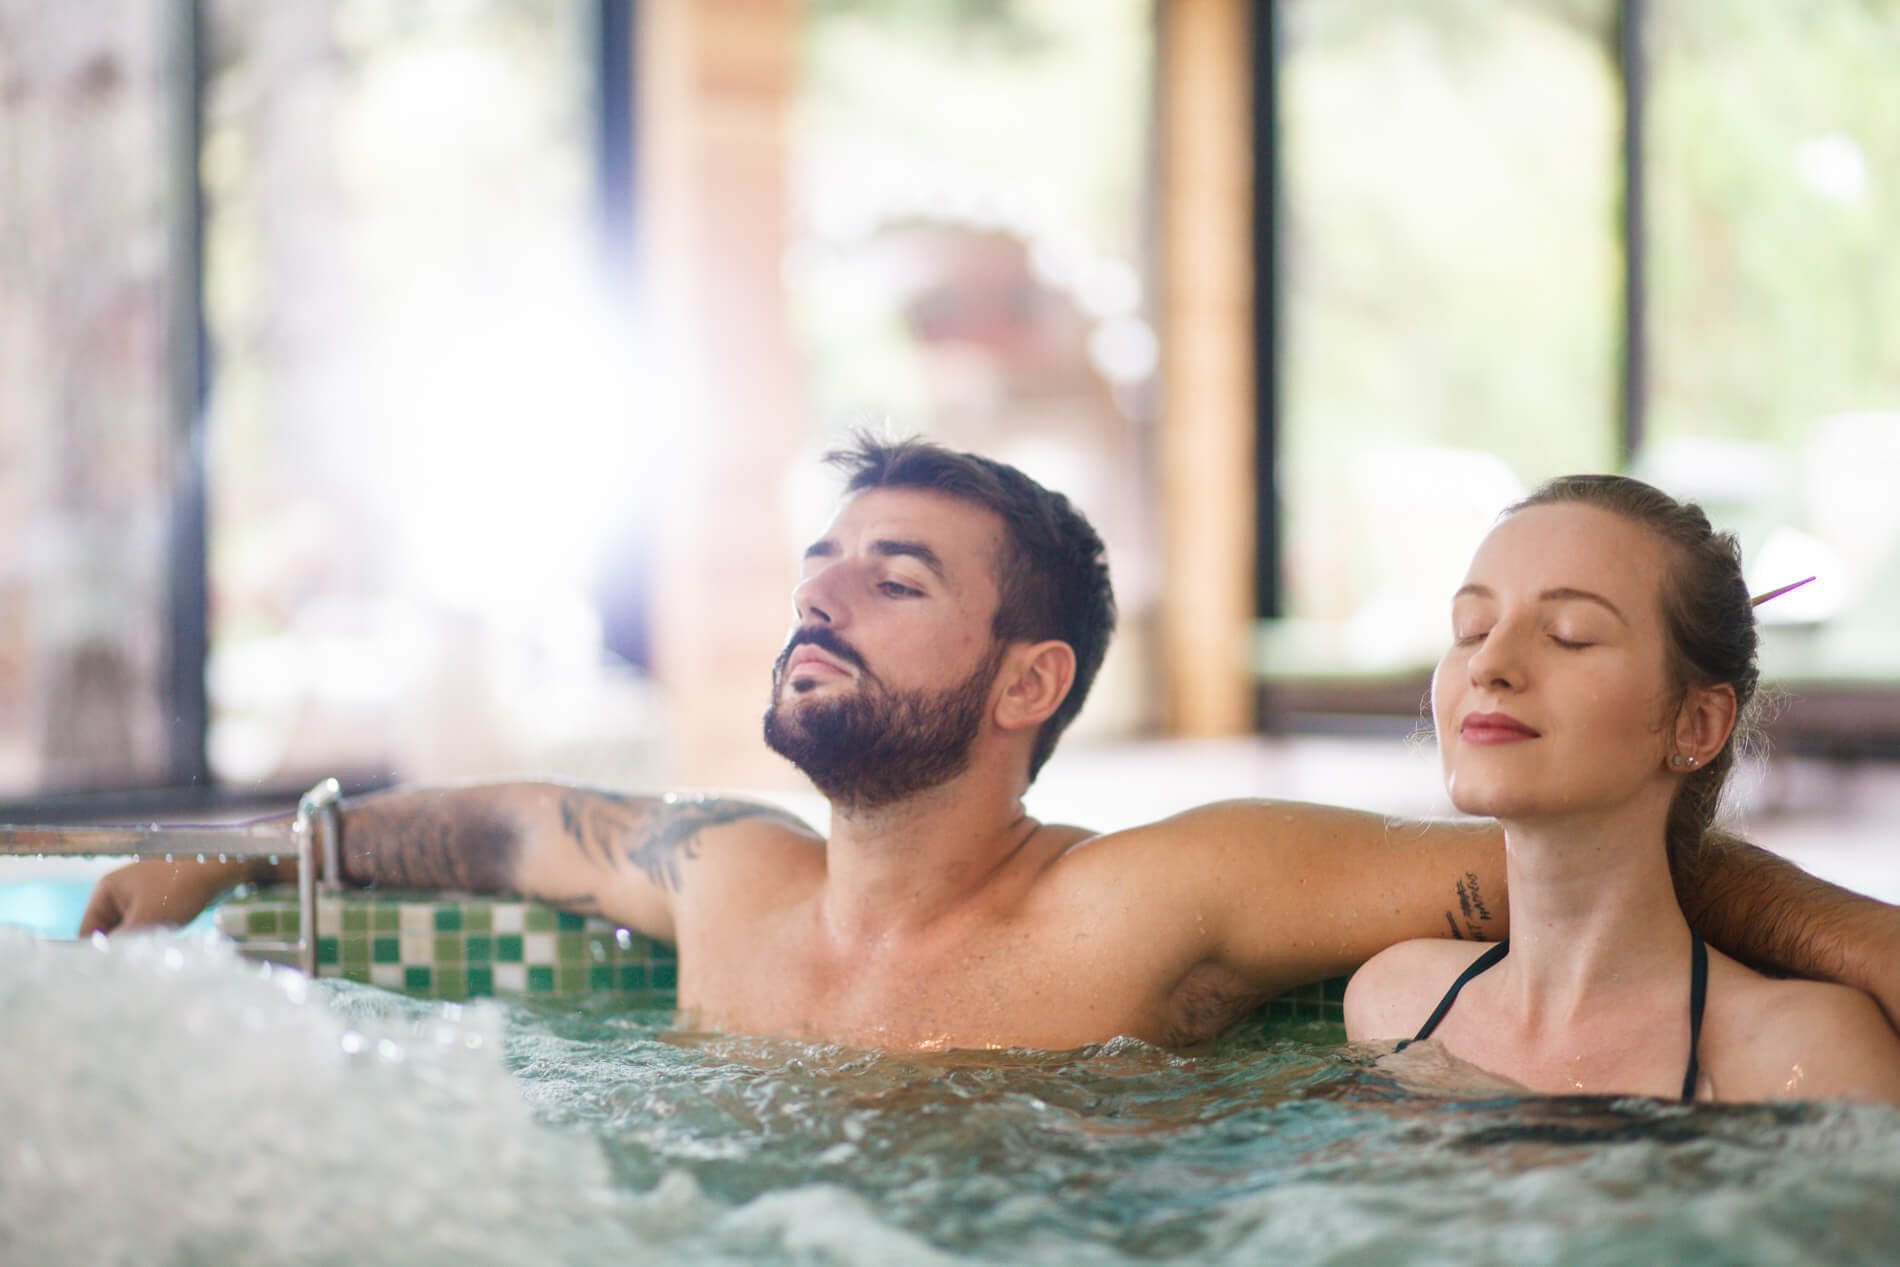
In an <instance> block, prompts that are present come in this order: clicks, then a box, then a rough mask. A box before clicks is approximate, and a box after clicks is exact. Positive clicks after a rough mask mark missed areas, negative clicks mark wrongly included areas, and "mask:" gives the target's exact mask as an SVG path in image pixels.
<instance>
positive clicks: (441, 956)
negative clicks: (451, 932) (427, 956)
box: [435, 937, 462, 963]
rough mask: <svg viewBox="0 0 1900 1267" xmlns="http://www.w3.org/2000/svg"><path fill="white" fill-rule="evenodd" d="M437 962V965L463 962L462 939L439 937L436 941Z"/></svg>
mask: <svg viewBox="0 0 1900 1267" xmlns="http://www.w3.org/2000/svg"><path fill="white" fill-rule="evenodd" d="M435 961H436V962H437V963H460V962H462V939H461V938H460V937H437V938H436V939H435Z"/></svg>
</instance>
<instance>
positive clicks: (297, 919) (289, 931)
mask: <svg viewBox="0 0 1900 1267" xmlns="http://www.w3.org/2000/svg"><path fill="white" fill-rule="evenodd" d="M302 927H303V915H302V913H301V912H299V911H298V910H297V909H296V908H295V907H292V908H291V909H290V910H287V911H279V912H277V935H278V936H279V937H295V936H297V935H298V931H297V930H298V929H300V928H302ZM317 927H319V928H321V927H323V921H322V919H321V918H319V919H318V921H317Z"/></svg>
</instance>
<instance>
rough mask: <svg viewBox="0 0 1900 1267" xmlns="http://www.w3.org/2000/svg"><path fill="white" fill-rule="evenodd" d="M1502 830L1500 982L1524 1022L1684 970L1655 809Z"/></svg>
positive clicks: (1682, 936) (1581, 1009)
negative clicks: (1505, 953)
mask: <svg viewBox="0 0 1900 1267" xmlns="http://www.w3.org/2000/svg"><path fill="white" fill-rule="evenodd" d="M1504 838H1505V867H1506V875H1507V880H1508V884H1509V890H1508V891H1509V893H1510V895H1511V954H1510V957H1509V959H1508V960H1507V961H1506V963H1507V965H1508V967H1509V973H1508V976H1507V981H1508V983H1509V988H1510V990H1511V993H1512V996H1513V997H1514V998H1515V999H1516V1001H1517V1002H1518V1004H1520V1005H1521V1007H1522V1010H1523V1016H1524V1019H1525V1021H1526V1023H1527V1024H1529V1025H1531V1026H1534V1027H1541V1026H1542V1025H1546V1024H1549V1025H1563V1024H1566V1023H1567V1021H1568V1020H1569V1019H1571V1018H1575V1017H1579V1016H1581V1015H1584V1014H1585V1013H1587V1011H1588V1010H1589V1009H1590V1008H1591V1007H1592V1006H1593V1004H1594V1003H1595V1002H1598V1001H1601V1000H1602V998H1603V996H1604V994H1605V992H1606V991H1614V992H1616V993H1617V994H1619V995H1622V996H1624V997H1627V993H1628V991H1629V990H1631V989H1632V988H1633V987H1636V986H1639V985H1641V984H1643V983H1644V982H1646V981H1648V980H1650V979H1652V978H1654V977H1656V976H1658V975H1667V976H1668V977H1670V978H1671V979H1673V978H1674V977H1677V976H1680V975H1681V972H1682V963H1683V962H1684V961H1685V960H1686V958H1687V954H1688V945H1689V926H1688V922H1687V921H1686V920H1685V919H1684V918H1683V915H1682V909H1681V907H1680V906H1678V905H1677V903H1676V894H1675V888H1674V886H1673V884H1672V882H1671V880H1670V874H1669V860H1668V854H1667V852H1666V850H1665V848H1664V843H1663V828H1662V823H1661V821H1660V819H1659V818H1658V817H1657V816H1656V815H1655V814H1654V813H1653V812H1645V811H1638V810H1637V809H1635V808H1632V809H1630V810H1626V811H1625V812H1623V813H1618V814H1608V815H1603V816H1599V817H1595V818H1592V819H1590V820H1587V821H1586V820H1581V819H1573V820H1566V821H1561V822H1549V821H1544V822H1538V823H1509V822H1507V823H1505V824H1504Z"/></svg>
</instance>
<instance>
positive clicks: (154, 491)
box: [0, 0, 185, 796]
mask: <svg viewBox="0 0 1900 1267" xmlns="http://www.w3.org/2000/svg"><path fill="white" fill-rule="evenodd" d="M168 22H169V14H168V7H167V6H165V5H158V4H150V3H145V2H144V0H100V3H96V4H83V5H45V4H36V3H33V2H32V0H0V795H13V796H18V795H23V794H27V793H33V792H38V791H64V790H78V789H87V788H101V787H125V786H132V785H138V784H146V783H154V782H159V781H162V780H163V778H164V777H165V772H166V763H167V749H166V731H165V727H166V708H165V686H164V683H165V678H166V656H167V648H166V645H165V631H166V628H167V625H168V595H167V583H168V581H169V576H168V570H167V565H168V556H167V551H166V535H167V528H168V524H169V522H170V510H171V500H172V493H173V486H172V475H173V470H174V468H173V465H172V463H173V460H174V459H175V458H176V456H177V455H176V453H175V452H174V451H173V449H172V446H171V445H170V443H169V442H168V437H169V436H170V434H171V430H172V429H171V427H170V426H169V425H168V424H169V423H170V421H171V417H170V413H171V406H170V394H169V393H170V386H169V384H170V380H169V378H168V361H167V358H168V355H169V354H171V353H172V352H173V351H175V350H176V349H175V347H174V346H173V343H172V340H171V338H170V332H169V330H168V323H169V314H170V311H171V309H172V306H173V305H174V304H175V303H176V302H177V296H178V291H177V288H178V287H179V285H180V284H181V283H182V282H183V281H184V280H185V279H181V278H180V277H179V275H178V267H177V259H176V257H175V256H174V253H173V250H172V236H171V233H172V227H173V225H174V224H175V223H176V217H177V214H178V210H179V209H178V206H177V204H176V201H175V199H176V193H177V191H176V182H175V181H174V180H173V172H172V170H171V169H172V165H173V163H174V161H175V158H174V155H175V151H174V149H173V147H172V144H171V137H172V134H173V125H174V122H175V115H174V113H173V105H174V99H173V96H172V92H171V70H172V66H171V53H172V50H173V47H174V46H173V43H172V40H173V37H174V34H175V33H174V31H173V30H172V29H171V27H170V26H169V25H168Z"/></svg>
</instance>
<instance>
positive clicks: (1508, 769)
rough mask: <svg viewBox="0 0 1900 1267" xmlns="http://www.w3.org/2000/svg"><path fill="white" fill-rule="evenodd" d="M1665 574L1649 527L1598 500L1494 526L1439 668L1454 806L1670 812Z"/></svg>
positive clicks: (1442, 738)
mask: <svg viewBox="0 0 1900 1267" xmlns="http://www.w3.org/2000/svg"><path fill="white" fill-rule="evenodd" d="M1663 572H1664V556H1663V546H1662V544H1661V543H1660V542H1659V541H1657V539H1656V538H1655V537H1654V536H1652V535H1651V534H1650V532H1649V531H1648V530H1647V529H1645V528H1642V527H1640V526H1639V525H1637V524H1635V523H1633V522H1631V521H1630V520H1627V519H1625V518H1623V517H1622V516H1620V515H1615V514H1612V513H1610V512H1608V511H1604V510H1598V509H1596V508H1595V507H1592V506H1585V505H1580V504H1577V503H1557V504H1551V505H1543V506H1532V507H1529V508H1527V509H1525V510H1521V511H1519V512H1517V513H1516V514H1514V515H1512V516H1511V517H1510V518H1508V519H1506V520H1504V521H1503V522H1502V523H1500V524H1499V525H1498V526H1497V527H1496V528H1494V529H1492V530H1491V534H1490V535H1489V536H1487V537H1486V538H1485V540H1484V543H1483V544H1482V545H1480V546H1479V547H1478V552H1477V554H1476V555H1475V556H1474V557H1473V558H1472V560H1471V567H1470V569H1469V570H1468V571H1467V572H1466V574H1465V583H1464V585H1463V586H1462V587H1461V588H1460V589H1459V590H1458V593H1457V594H1456V596H1454V598H1453V600H1452V612H1451V619H1452V639H1453V641H1452V645H1451V649H1450V650H1448V651H1447V652H1446V653H1445V656H1444V658H1443V659H1442V660H1440V661H1439V664H1438V671H1437V673H1436V674H1434V675H1433V678H1432V716H1433V721H1434V723H1435V724H1436V726H1437V730H1438V744H1439V753H1440V756H1441V758H1442V760H1443V762H1444V768H1445V786H1446V790H1447V791H1448V792H1449V793H1450V795H1451V800H1452V804H1454V805H1456V806H1457V807H1458V808H1459V809H1460V810H1462V811H1464V812H1466V813H1470V814H1486V815H1491V816H1494V817H1498V818H1503V819H1516V820H1521V821H1529V820H1535V819H1546V818H1553V817H1554V818H1561V817H1567V816H1571V815H1576V814H1589V813H1592V812H1595V811H1601V810H1605V809H1615V808H1621V807H1623V806H1626V805H1628V804H1629V803H1630V802H1631V801H1632V800H1633V799H1634V798H1638V797H1644V796H1651V797H1654V798H1656V800H1657V801H1658V803H1659V805H1660V806H1662V807H1665V808H1666V806H1667V804H1668V798H1669V795H1670V793H1671V791H1672V790H1673V783H1672V781H1671V780H1670V778H1669V776H1668V774H1667V769H1666V762H1667V758H1668V755H1669V752H1670V751H1671V748H1670V743H1671V735H1672V727H1671V726H1666V725H1665V724H1664V718H1665V714H1666V712H1667V711H1668V706H1669V704H1670V703H1671V702H1672V701H1671V694H1672V692H1671V690H1670V684H1669V681H1668V675H1667V670H1666V667H1665V666H1666V656H1665V645H1666V643H1665V635H1664V630H1663V617H1662V603H1661V601H1660V595H1661V585H1662V580H1663ZM1671 720H1673V717H1672V718H1671Z"/></svg>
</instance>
